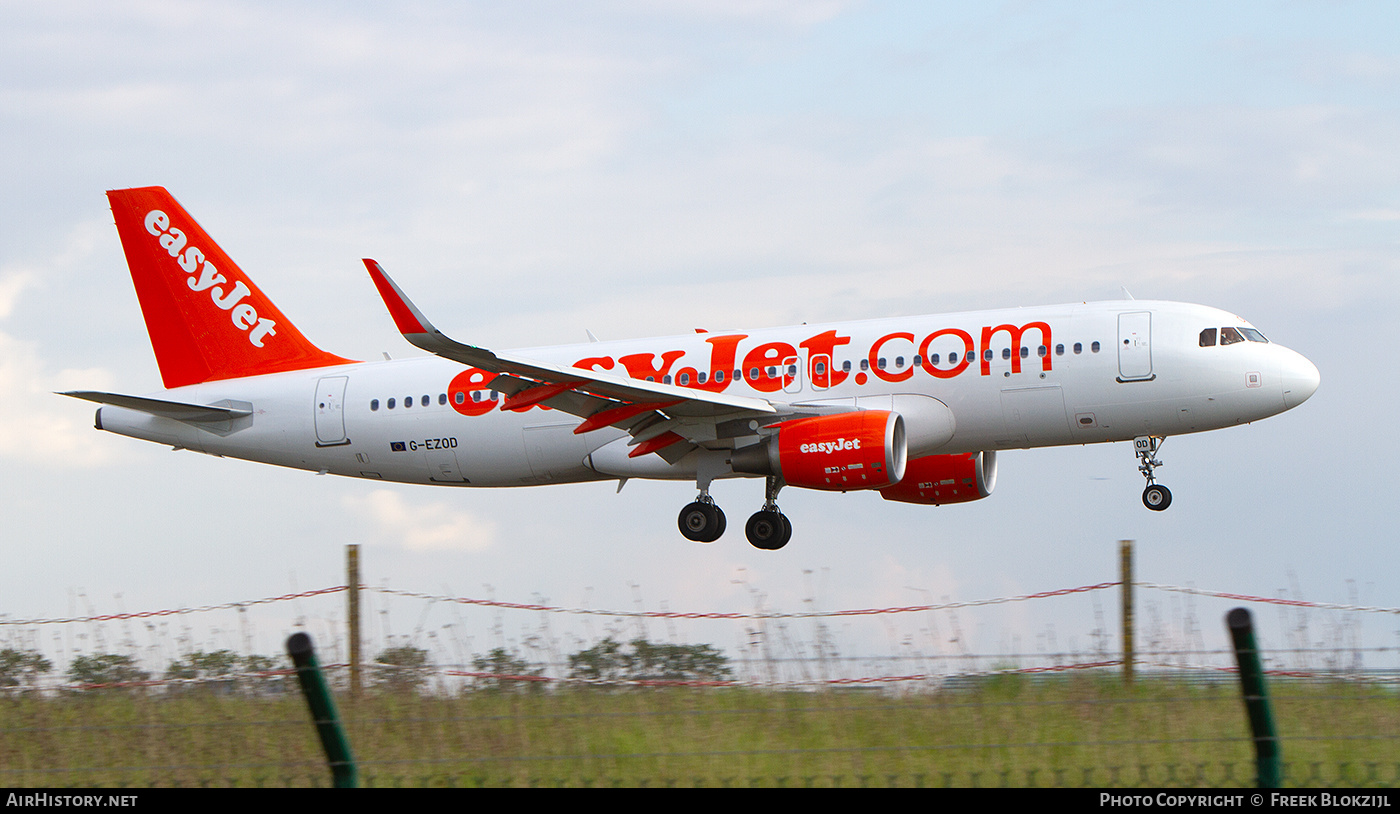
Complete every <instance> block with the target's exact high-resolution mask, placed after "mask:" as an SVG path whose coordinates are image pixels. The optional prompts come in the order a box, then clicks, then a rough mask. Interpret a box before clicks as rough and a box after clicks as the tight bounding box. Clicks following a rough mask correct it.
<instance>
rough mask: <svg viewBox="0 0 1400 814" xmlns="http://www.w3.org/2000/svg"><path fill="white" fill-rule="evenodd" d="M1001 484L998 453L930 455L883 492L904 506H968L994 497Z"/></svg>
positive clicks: (882, 491) (907, 469)
mask: <svg viewBox="0 0 1400 814" xmlns="http://www.w3.org/2000/svg"><path fill="white" fill-rule="evenodd" d="M996 485H997V454H996V451H995V450H988V451H985V452H970V453H966V454H962V455H926V456H924V457H922V458H915V459H914V460H912V461H910V462H909V465H908V466H907V467H906V468H905V471H904V479H903V480H901V481H900V482H899V483H896V484H895V485H893V486H887V487H885V488H883V489H881V490H880V496H881V497H883V498H884V499H885V500H898V501H900V502H902V503H924V504H931V505H935V506H937V505H941V504H944V503H966V502H967V501H969V500H981V499H982V498H984V497H986V496H987V495H990V494H991V493H992V489H993V488H994V487H995V486H996Z"/></svg>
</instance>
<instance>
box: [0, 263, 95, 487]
mask: <svg viewBox="0 0 1400 814" xmlns="http://www.w3.org/2000/svg"><path fill="white" fill-rule="evenodd" d="M32 280H33V275H32V274H30V273H28V272H24V271H20V272H12V273H10V274H7V275H4V276H0V319H4V318H6V317H8V316H9V315H10V314H11V312H12V311H13V310H14V306H15V303H16V302H17V301H18V300H19V297H20V295H21V293H22V292H23V291H24V289H25V288H26V287H27V286H28V285H29V284H30V283H31V281H32ZM111 380H112V376H111V375H110V374H109V373H108V372H107V371H105V370H101V369H98V368H89V369H83V370H77V369H64V370H59V371H56V372H55V371H52V370H50V369H49V368H48V365H47V364H46V363H45V362H44V360H43V359H42V358H41V357H40V355H39V349H38V345H37V343H34V342H27V341H23V340H20V339H16V338H15V337H13V336H11V335H9V334H8V333H5V332H3V331H0V458H4V459H11V460H17V461H22V462H24V463H27V464H38V465H44V466H54V465H58V466H63V467H72V466H79V467H88V466H99V465H102V464H106V463H109V462H110V461H111V460H112V457H113V454H114V452H113V448H112V447H111V446H110V445H109V444H106V443H103V441H104V439H102V438H101V436H99V435H98V434H97V433H95V432H94V431H93V430H92V429H91V425H89V424H88V423H87V422H86V421H84V420H82V419H80V418H79V416H89V415H91V410H90V407H89V406H84V405H80V404H78V403H77V402H71V403H65V402H68V401H69V400H68V399H63V398H61V397H59V396H56V395H54V393H55V392H61V391H63V390H73V389H76V388H78V387H83V388H89V389H90V388H94V387H96V388H107V387H110V382H111Z"/></svg>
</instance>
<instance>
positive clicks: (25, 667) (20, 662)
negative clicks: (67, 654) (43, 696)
mask: <svg viewBox="0 0 1400 814" xmlns="http://www.w3.org/2000/svg"><path fill="white" fill-rule="evenodd" d="M52 669H53V665H52V664H50V663H49V660H48V659H46V658H44V657H43V655H41V654H40V653H39V652H38V651H37V650H14V649H11V648H8V647H7V648H5V649H4V650H0V687H33V686H34V684H35V682H36V681H38V679H39V676H40V675H42V674H43V673H47V672H49V671H51V670H52Z"/></svg>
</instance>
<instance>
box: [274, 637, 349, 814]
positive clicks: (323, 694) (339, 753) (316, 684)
mask: <svg viewBox="0 0 1400 814" xmlns="http://www.w3.org/2000/svg"><path fill="white" fill-rule="evenodd" d="M287 654H288V655H290V656H291V657H292V663H293V664H295V665H296V668H297V680H298V681H300V682H301V691H302V694H303V695H305V696H306V705H307V707H309V708H310V709H311V720H312V722H313V723H315V724H316V734H317V735H319V736H320V738H321V748H322V749H324V750H325V751H326V762H327V763H328V764H330V767H331V782H332V785H334V786H335V787H336V788H338V789H353V788H355V787H356V786H358V785H359V780H360V777H359V770H358V769H357V768H356V767H355V758H354V757H353V756H352V755H351V754H350V741H349V740H347V739H346V737H345V729H344V728H343V727H341V725H340V716H339V715H338V714H337V713H336V710H335V702H334V701H333V700H332V699H331V691H330V688H329V687H328V686H326V677H325V676H324V675H323V674H322V673H321V664H320V662H318V661H317V660H316V649H315V648H314V647H313V646H312V644H311V637H310V636H308V635H306V634H305V633H294V634H292V635H291V636H290V637H289V638H288V639H287Z"/></svg>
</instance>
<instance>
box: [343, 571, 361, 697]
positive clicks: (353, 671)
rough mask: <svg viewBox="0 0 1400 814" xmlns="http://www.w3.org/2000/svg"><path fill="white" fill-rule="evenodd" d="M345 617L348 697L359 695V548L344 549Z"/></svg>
mask: <svg viewBox="0 0 1400 814" xmlns="http://www.w3.org/2000/svg"><path fill="white" fill-rule="evenodd" d="M345 587H346V588H347V589H348V591H347V594H348V595H347V597H346V600H345V604H346V609H345V610H346V617H347V618H348V619H349V623H350V695H351V696H352V697H358V696H359V694H360V686H361V677H360V547H359V546H358V545H355V544H353V543H352V544H350V545H348V546H346V547H345Z"/></svg>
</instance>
